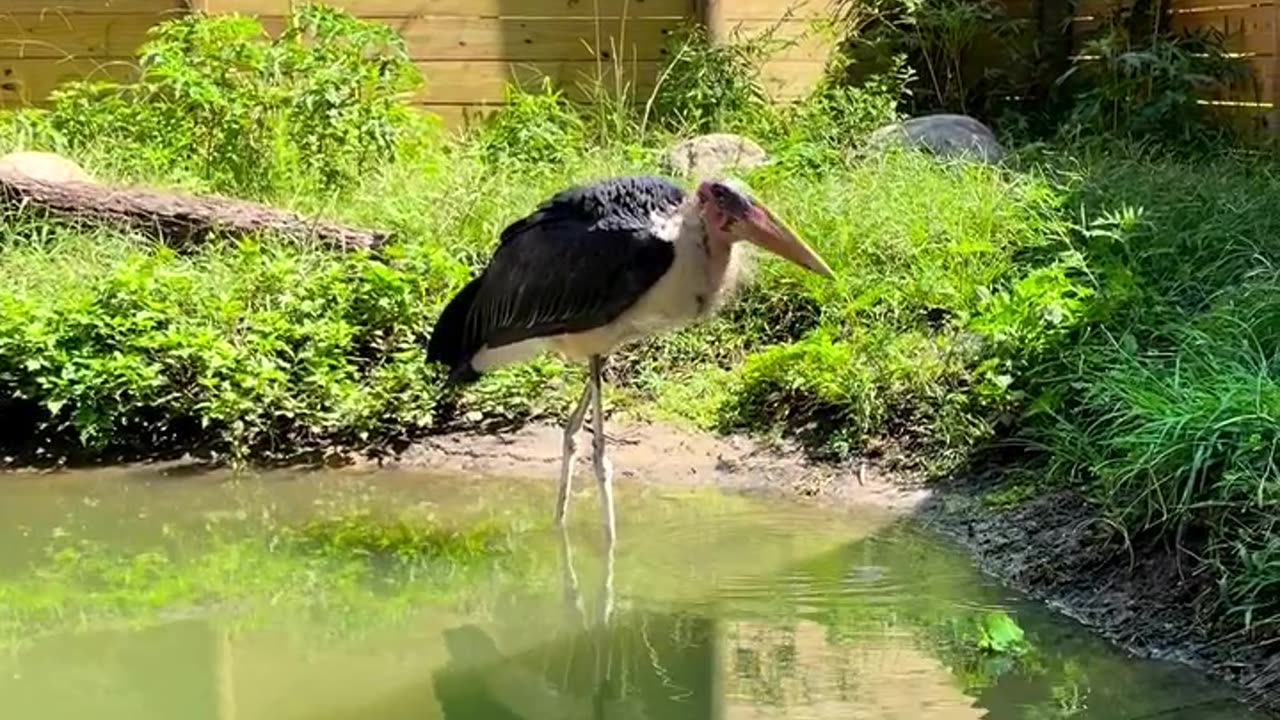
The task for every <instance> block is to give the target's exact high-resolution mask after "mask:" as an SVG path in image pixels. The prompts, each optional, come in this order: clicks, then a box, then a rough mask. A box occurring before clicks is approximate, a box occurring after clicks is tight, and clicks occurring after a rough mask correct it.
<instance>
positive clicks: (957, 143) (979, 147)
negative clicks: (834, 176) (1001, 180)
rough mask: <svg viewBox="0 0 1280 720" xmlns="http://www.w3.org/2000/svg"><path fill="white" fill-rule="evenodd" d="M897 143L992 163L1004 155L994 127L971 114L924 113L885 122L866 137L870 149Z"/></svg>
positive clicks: (950, 155)
mask: <svg viewBox="0 0 1280 720" xmlns="http://www.w3.org/2000/svg"><path fill="white" fill-rule="evenodd" d="M895 143H896V144H899V145H905V146H908V147H914V148H917V149H920V150H924V151H926V152H930V153H933V154H934V155H937V156H939V157H946V158H953V157H969V158H971V159H976V160H979V161H981V162H985V163H989V164H992V165H994V164H996V163H998V162H1000V159H1001V158H1003V157H1004V149H1003V148H1001V147H1000V143H999V142H998V141H997V140H996V135H995V133H993V132H991V128H988V127H987V126H986V125H983V124H982V123H981V122H979V121H977V120H975V119H973V118H971V117H969V116H968V115H953V114H950V113H938V114H936V115H923V116H921V117H916V118H911V119H909V120H903V121H902V122H900V123H893V124H892V125H886V126H884V127H882V128H880V129H879V130H876V131H875V132H873V133H871V136H870V137H869V138H867V145H868V146H869V147H871V148H883V147H885V146H887V145H890V144H895Z"/></svg>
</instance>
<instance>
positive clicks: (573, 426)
mask: <svg viewBox="0 0 1280 720" xmlns="http://www.w3.org/2000/svg"><path fill="white" fill-rule="evenodd" d="M591 385H592V384H591V380H590V379H588V380H587V384H586V387H584V388H582V397H581V398H579V399H578V404H577V405H574V406H573V411H572V412H570V413H569V422H567V423H565V426H564V446H563V449H562V451H561V452H562V455H561V457H560V492H559V494H558V495H557V497H556V515H555V520H556V524H557V525H559V526H560V527H564V521H565V517H566V516H567V515H568V512H569V491H570V490H571V489H572V486H573V462H574V460H576V459H577V457H578V441H577V440H575V439H574V436H575V435H577V434H578V431H579V430H581V429H582V421H583V419H584V418H586V416H587V403H588V401H590V400H591Z"/></svg>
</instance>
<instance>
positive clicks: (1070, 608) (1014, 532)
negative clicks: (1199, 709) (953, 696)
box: [917, 478, 1280, 717]
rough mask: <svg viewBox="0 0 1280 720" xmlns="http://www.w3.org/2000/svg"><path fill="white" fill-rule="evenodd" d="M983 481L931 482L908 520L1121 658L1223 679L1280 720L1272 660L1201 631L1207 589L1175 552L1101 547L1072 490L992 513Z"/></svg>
mask: <svg viewBox="0 0 1280 720" xmlns="http://www.w3.org/2000/svg"><path fill="white" fill-rule="evenodd" d="M983 484H984V483H980V482H976V481H974V480H973V479H972V478H956V479H953V480H949V481H946V482H943V483H939V484H937V485H935V486H934V487H933V488H932V492H931V493H930V495H929V497H928V498H926V499H925V500H924V501H923V502H922V503H921V504H920V505H919V506H918V508H917V517H919V518H920V519H921V520H922V521H923V522H924V523H925V524H926V525H927V526H929V527H931V528H933V529H935V530H937V531H939V532H941V533H942V534H943V535H945V536H947V537H950V538H951V539H952V540H954V541H955V542H957V543H958V544H959V545H961V546H962V547H964V548H966V549H967V550H968V551H969V553H970V555H971V556H972V557H973V560H974V562H975V564H976V565H977V566H978V567H979V568H980V569H981V570H982V571H983V572H985V573H986V574H988V575H990V576H992V577H994V578H996V579H998V580H1000V581H1001V582H1003V583H1005V584H1006V585H1008V586H1010V587H1013V588H1016V589H1017V590H1020V591H1022V592H1024V593H1026V594H1028V595H1030V596H1031V597H1034V598H1036V599H1037V600H1040V601H1042V602H1044V603H1045V604H1046V605H1048V606H1049V607H1051V608H1053V609H1055V610H1057V611H1058V612H1060V613H1062V614H1064V615H1066V616H1068V617H1071V618H1073V619H1075V620H1076V621H1078V622H1080V623H1082V624H1084V625H1085V626H1087V627H1089V628H1090V629H1091V630H1093V631H1094V632H1096V633H1098V634H1099V635H1101V636H1102V637H1104V638H1106V639H1108V640H1110V641H1111V642H1113V643H1116V644H1117V645H1119V646H1121V647H1123V648H1125V649H1126V650H1128V651H1129V652H1132V653H1134V654H1136V655H1139V656H1143V657H1151V658H1159V659H1166V660H1174V661H1178V662H1182V663H1185V664H1188V665H1191V666H1193V667H1196V668H1198V669H1199V670H1201V671H1203V672H1205V673H1207V674H1209V675H1212V676H1214V677H1217V678H1219V679H1222V680H1225V681H1227V682H1229V683H1232V684H1234V685H1236V686H1237V687H1239V688H1241V690H1242V695H1243V697H1244V699H1245V701H1246V702H1247V703H1249V704H1250V705H1254V706H1256V707H1258V708H1259V709H1263V710H1266V711H1267V712H1269V713H1270V714H1271V715H1273V716H1275V717H1280V654H1278V653H1276V652H1275V650H1274V649H1271V650H1270V651H1268V650H1267V649H1265V648H1260V647H1256V646H1255V645H1254V644H1252V643H1251V642H1250V641H1248V640H1247V639H1244V638H1241V637H1213V635H1212V634H1211V633H1210V632H1207V631H1206V629H1205V628H1204V627H1203V626H1202V623H1201V622H1200V621H1199V620H1198V619H1197V617H1196V613H1195V609H1194V608H1195V606H1196V605H1197V602H1198V599H1199V598H1201V597H1202V594H1203V593H1205V592H1206V591H1209V592H1212V590H1213V589H1212V587H1209V585H1208V582H1207V580H1206V579H1204V578H1203V577H1196V576H1195V575H1194V573H1193V572H1192V571H1191V569H1190V568H1189V565H1190V562H1189V559H1188V558H1187V557H1186V556H1185V555H1184V556H1183V557H1182V558H1181V562H1179V557H1178V556H1177V553H1176V552H1175V551H1174V550H1172V549H1171V548H1168V547H1165V546H1164V545H1163V544H1154V543H1148V544H1145V545H1144V544H1140V543H1134V544H1133V545H1132V546H1130V547H1125V546H1123V544H1121V543H1116V542H1114V541H1112V542H1108V541H1107V539H1108V537H1109V533H1108V530H1107V528H1106V526H1105V524H1104V523H1103V522H1101V521H1100V520H1099V518H1098V517H1097V515H1096V514H1095V513H1094V512H1093V510H1092V509H1091V508H1090V507H1089V505H1088V503H1087V502H1086V501H1085V500H1084V498H1083V497H1081V496H1080V495H1079V494H1077V493H1075V492H1073V491H1070V490H1059V491H1053V492H1050V493H1047V494H1043V495H1040V496H1037V497H1035V498H1033V499H1031V500H1029V501H1027V502H1025V503H1023V504H1021V505H1018V506H1017V507H1011V508H1006V509H995V508H992V507H990V506H989V504H986V503H984V502H983V500H982V494H983V489H982V485H983ZM1206 701H1207V702H1208V701H1209V699H1207V698H1206ZM1187 717H1192V715H1188V716H1187Z"/></svg>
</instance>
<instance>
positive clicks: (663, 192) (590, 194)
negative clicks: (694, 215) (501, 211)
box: [427, 176, 684, 381]
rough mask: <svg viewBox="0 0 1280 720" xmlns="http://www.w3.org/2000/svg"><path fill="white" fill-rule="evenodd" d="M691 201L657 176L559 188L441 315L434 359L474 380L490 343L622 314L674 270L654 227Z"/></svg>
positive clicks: (431, 352)
mask: <svg viewBox="0 0 1280 720" xmlns="http://www.w3.org/2000/svg"><path fill="white" fill-rule="evenodd" d="M683 199H684V191H683V190H681V189H680V188H679V187H678V186H676V185H674V184H673V183H671V182H669V181H667V180H665V179H663V178H659V177H653V176H624V177H615V178H609V179H606V180H603V181H600V182H597V183H594V184H591V185H583V186H578V187H573V188H569V189H568V190H564V191H561V192H559V193H557V194H556V195H555V196H553V197H552V198H550V199H549V200H547V201H546V202H545V203H543V204H542V205H541V206H539V207H538V209H537V210H535V211H534V212H533V213H531V214H529V215H528V216H526V217H524V218H521V219H520V220H517V221H515V222H513V223H511V224H510V225H508V226H507V227H506V228H505V229H504V230H503V231H502V233H501V236H500V243H499V246H498V249H497V250H496V251H495V252H494V255H493V258H492V259H491V260H490V262H489V265H488V267H486V268H485V270H484V272H483V273H482V274H481V275H480V276H479V277H477V278H476V279H474V280H472V281H471V282H470V283H468V284H467V286H466V287H464V288H463V289H462V290H461V291H460V292H459V293H458V295H457V296H455V297H454V299H453V300H452V301H450V303H449V305H448V306H447V307H446V308H445V310H444V312H443V313H442V314H441V316H440V321H439V322H437V323H436V327H435V329H434V330H433V332H432V336H431V341H430V343H429V345H428V348H427V357H428V359H429V360H432V361H436V362H442V363H444V364H446V365H447V366H449V367H450V369H451V371H452V372H451V377H452V378H453V379H454V380H460V381H467V380H470V379H474V377H475V373H474V371H473V370H472V369H471V368H470V360H471V357H472V356H473V355H474V354H475V353H476V351H478V350H479V349H480V348H481V347H482V346H485V345H488V346H489V347H498V346H501V345H507V344H510V343H514V342H519V341H521V340H525V339H528V338H533V337H543V336H548V335H558V334H561V333H572V332H583V331H585V330H589V329H591V328H594V327H599V326H601V325H605V324H607V323H609V322H611V321H613V320H615V319H617V317H618V316H619V315H621V314H622V313H623V312H624V311H625V310H626V309H627V308H628V307H630V306H631V305H632V304H633V303H634V302H635V301H636V300H637V299H639V298H640V296H641V295H642V294H644V292H645V290H647V289H648V288H649V287H651V286H652V285H653V284H654V283H655V282H657V280H658V278H660V277H661V276H662V274H663V273H665V272H666V271H667V269H668V268H670V267H671V263H672V261H673V260H674V259H675V248H674V246H673V245H672V243H671V242H670V241H668V240H664V239H663V238H660V237H657V236H655V235H654V234H653V231H652V227H651V225H652V218H651V215H652V214H653V213H654V212H659V213H663V214H667V213H670V212H672V211H674V210H675V209H676V207H677V206H678V205H679V203H680V202H681V201H682V200H683Z"/></svg>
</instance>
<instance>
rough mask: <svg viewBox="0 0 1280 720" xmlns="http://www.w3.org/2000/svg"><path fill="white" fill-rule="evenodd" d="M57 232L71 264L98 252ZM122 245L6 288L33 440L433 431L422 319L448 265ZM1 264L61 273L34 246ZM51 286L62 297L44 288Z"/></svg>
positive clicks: (4, 335) (292, 442)
mask: <svg viewBox="0 0 1280 720" xmlns="http://www.w3.org/2000/svg"><path fill="white" fill-rule="evenodd" d="M52 240H53V241H54V242H55V243H59V242H60V243H68V244H64V245H62V248H61V253H62V254H64V257H65V256H66V253H69V252H75V253H85V252H86V251H87V250H88V248H85V247H84V246H80V247H81V249H79V250H73V249H72V248H74V247H76V246H77V245H78V244H79V243H78V242H77V241H76V240H74V239H71V238H67V237H66V236H65V235H64V236H63V237H61V238H59V237H56V236H55V237H54V238H52ZM95 241H97V242H101V241H102V239H96V238H90V239H89V242H95ZM107 241H108V243H111V241H110V239H109V238H108V239H107ZM117 247H118V248H119V250H118V251H117V252H118V253H119V254H118V255H117V256H116V259H115V260H114V261H113V262H111V263H110V264H107V265H105V266H104V265H101V264H98V263H90V265H89V268H87V270H88V272H85V273H83V274H82V275H81V276H80V277H77V278H66V279H62V280H56V281H53V280H50V281H44V282H41V283H39V284H35V285H31V286H30V287H24V286H22V285H17V286H11V287H6V289H5V290H4V291H3V292H0V307H2V308H3V312H0V395H12V396H16V397H17V398H20V399H25V400H26V401H28V402H32V403H38V404H39V405H40V406H41V408H42V409H43V411H44V417H45V419H44V420H43V422H42V424H41V427H38V428H35V429H34V432H35V434H36V436H37V437H43V438H46V439H50V438H55V437H65V436H66V434H67V433H69V434H70V437H71V438H73V439H74V442H75V444H79V445H82V446H83V447H85V448H87V449H89V450H90V451H93V452H102V451H110V450H122V449H123V450H129V449H133V448H152V449H155V450H158V451H164V450H166V449H172V448H181V447H184V446H190V445H191V444H193V443H194V444H196V445H198V446H211V447H213V448H214V449H217V450H227V451H230V452H232V453H234V454H237V455H244V454H245V453H247V452H250V451H255V452H260V453H268V454H269V453H273V452H277V451H284V452H288V451H291V450H293V449H297V448H308V447H314V446H316V445H320V444H323V443H326V442H333V441H339V442H343V443H348V444H355V445H360V444H364V443H369V442H377V441H379V440H382V439H384V438H386V437H387V436H388V435H396V434H398V433H403V432H405V431H406V430H409V431H411V430H412V429H413V428H425V427H427V426H429V425H430V423H431V420H432V413H433V408H434V404H435V399H434V398H435V392H436V387H437V382H436V378H435V370H434V369H433V368H431V367H429V366H427V365H426V364H425V362H424V361H423V356H422V352H421V349H420V341H421V340H422V336H421V328H422V327H424V326H425V325H426V321H427V319H428V317H429V314H430V313H432V312H433V311H434V303H435V302H437V299H438V298H439V297H441V296H442V294H443V291H444V289H445V287H446V283H447V282H449V281H450V275H448V274H447V273H445V272H443V271H444V268H438V267H436V265H435V264H433V263H430V261H429V260H427V259H414V258H407V257H406V258H400V259H393V260H392V262H391V263H390V264H382V263H379V262H375V261H372V260H369V259H367V258H364V257H362V256H358V255H349V256H333V255H326V254H323V253H319V252H301V253H300V252H299V251H297V250H293V249H290V248H288V247H280V248H273V247H269V246H262V245H258V244H256V243H253V242H246V243H242V244H240V245H238V246H236V247H234V248H227V249H223V250H216V251H215V250H210V251H206V253H205V254H203V255H201V256H198V257H195V258H191V259H181V258H178V257H177V256H175V255H174V254H173V253H172V252H170V251H167V250H160V251H156V252H140V251H137V250H133V249H129V248H128V247H127V245H126V246H123V247H121V246H117ZM19 255H21V259H19ZM7 259H8V260H9V261H10V262H21V260H26V261H27V264H28V267H27V268H26V271H25V272H26V273H27V275H28V277H31V276H33V275H35V274H37V273H51V274H52V273H57V272H59V267H58V266H57V265H56V264H55V265H53V266H50V265H49V264H48V263H50V262H51V261H50V260H48V259H44V260H43V261H42V260H41V259H40V257H39V256H38V255H34V254H22V253H16V252H15V253H14V254H11V255H10V256H9V257H8V258H7ZM52 262H54V263H56V262H57V261H52ZM6 264H7V263H6ZM50 282H56V283H57V284H58V285H61V287H60V288H59V292H57V293H56V294H46V292H42V290H48V289H49V288H50Z"/></svg>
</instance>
